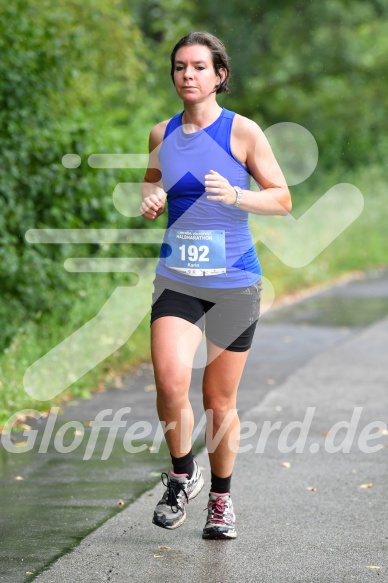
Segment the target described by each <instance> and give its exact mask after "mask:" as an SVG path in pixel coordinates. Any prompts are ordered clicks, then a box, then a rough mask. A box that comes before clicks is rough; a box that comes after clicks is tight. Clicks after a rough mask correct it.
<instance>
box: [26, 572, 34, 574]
mask: <svg viewBox="0 0 388 583" xmlns="http://www.w3.org/2000/svg"><path fill="white" fill-rule="evenodd" d="M33 574H34V571H26V575H33Z"/></svg>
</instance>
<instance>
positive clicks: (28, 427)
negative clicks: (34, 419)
mask: <svg viewBox="0 0 388 583" xmlns="http://www.w3.org/2000/svg"><path fill="white" fill-rule="evenodd" d="M18 427H19V429H26V430H27V431H28V430H30V429H31V426H30V425H27V423H18Z"/></svg>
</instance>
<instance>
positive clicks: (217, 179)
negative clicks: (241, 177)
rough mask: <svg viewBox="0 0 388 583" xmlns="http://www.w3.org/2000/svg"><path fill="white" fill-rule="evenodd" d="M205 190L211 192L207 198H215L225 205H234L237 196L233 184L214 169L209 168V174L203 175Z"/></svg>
mask: <svg viewBox="0 0 388 583" xmlns="http://www.w3.org/2000/svg"><path fill="white" fill-rule="evenodd" d="M205 192H209V193H212V194H211V195H210V194H209V195H208V196H207V197H206V198H207V199H208V200H215V201H216V202H217V201H218V202H222V203H224V204H227V205H234V203H235V202H236V198H237V193H236V191H235V189H234V188H233V186H231V185H230V183H229V182H228V181H227V180H226V178H224V177H223V176H221V174H219V173H218V172H215V170H210V172H209V174H206V176H205Z"/></svg>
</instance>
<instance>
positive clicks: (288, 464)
mask: <svg viewBox="0 0 388 583" xmlns="http://www.w3.org/2000/svg"><path fill="white" fill-rule="evenodd" d="M281 465H282V468H290V467H291V464H290V462H282V464H281Z"/></svg>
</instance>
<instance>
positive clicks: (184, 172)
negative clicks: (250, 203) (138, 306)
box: [156, 109, 261, 288]
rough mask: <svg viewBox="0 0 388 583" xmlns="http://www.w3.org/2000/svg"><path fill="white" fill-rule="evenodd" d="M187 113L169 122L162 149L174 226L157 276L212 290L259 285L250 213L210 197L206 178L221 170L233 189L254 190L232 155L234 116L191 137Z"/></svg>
mask: <svg viewBox="0 0 388 583" xmlns="http://www.w3.org/2000/svg"><path fill="white" fill-rule="evenodd" d="M182 115H183V112H182V113H179V114H177V115H175V116H174V117H173V118H172V119H171V120H170V121H169V123H168V125H167V128H166V132H165V135H164V138H163V142H162V144H161V147H160V150H159V160H160V165H161V173H162V182H163V188H164V190H165V192H166V193H167V204H168V225H167V229H166V233H165V237H164V241H163V244H162V248H161V253H160V259H159V263H158V265H157V268H156V273H157V274H159V275H163V276H164V277H168V278H170V279H173V280H175V281H178V282H181V283H186V284H190V285H195V286H200V287H207V288H236V287H246V286H249V285H253V284H254V283H256V282H257V281H258V280H259V279H260V275H261V267H260V263H259V260H258V257H257V254H256V250H255V248H254V245H253V240H252V237H251V234H250V231H249V226H248V213H247V212H246V211H242V210H241V209H239V208H236V207H234V206H230V205H225V204H222V203H220V202H216V201H210V200H208V199H207V198H206V196H207V193H206V192H205V186H204V183H205V174H208V173H209V171H210V170H211V169H212V170H215V171H216V172H219V173H220V174H221V175H222V176H224V177H225V178H226V179H227V180H228V181H229V183H230V184H231V185H232V186H239V187H240V188H242V189H246V190H248V189H249V188H250V181H251V176H250V174H249V171H248V169H247V168H246V167H245V166H244V165H243V164H242V163H241V162H240V161H239V160H237V158H235V156H234V155H233V154H232V151H231V147H230V136H231V131H232V123H233V118H234V116H235V113H234V112H231V111H228V110H227V109H223V110H222V112H221V114H220V116H219V117H218V118H217V119H216V120H215V122H214V123H212V124H211V125H210V126H208V127H206V128H203V129H201V130H199V131H196V132H194V133H185V132H184V130H183V127H182Z"/></svg>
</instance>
